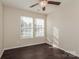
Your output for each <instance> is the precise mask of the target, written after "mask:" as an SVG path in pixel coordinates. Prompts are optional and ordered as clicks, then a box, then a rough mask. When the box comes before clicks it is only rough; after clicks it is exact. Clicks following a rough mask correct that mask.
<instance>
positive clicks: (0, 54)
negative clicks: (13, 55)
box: [0, 50, 4, 58]
mask: <svg viewBox="0 0 79 59" xmlns="http://www.w3.org/2000/svg"><path fill="white" fill-rule="evenodd" d="M3 52H4V50H2V51H1V53H0V58H1V57H2V55H3Z"/></svg>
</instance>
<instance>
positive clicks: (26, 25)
mask: <svg viewBox="0 0 79 59" xmlns="http://www.w3.org/2000/svg"><path fill="white" fill-rule="evenodd" d="M21 34H22V37H24V38H32V37H33V19H32V18H31V17H24V16H22V17H21Z"/></svg>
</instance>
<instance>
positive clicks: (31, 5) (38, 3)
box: [30, 3, 39, 8]
mask: <svg viewBox="0 0 79 59" xmlns="http://www.w3.org/2000/svg"><path fill="white" fill-rule="evenodd" d="M38 4H39V3H36V4H33V5H31V6H30V7H31V8H32V7H35V6H36V5H38Z"/></svg>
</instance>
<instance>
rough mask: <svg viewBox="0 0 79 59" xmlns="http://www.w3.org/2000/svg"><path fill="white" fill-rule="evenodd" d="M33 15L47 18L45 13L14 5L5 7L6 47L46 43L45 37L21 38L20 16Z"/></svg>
mask: <svg viewBox="0 0 79 59" xmlns="http://www.w3.org/2000/svg"><path fill="white" fill-rule="evenodd" d="M21 16H32V17H33V18H35V17H40V18H46V16H45V15H42V14H38V13H34V12H30V11H25V10H20V9H16V8H12V7H7V6H6V7H4V48H5V49H11V48H17V47H23V46H28V45H34V44H40V43H45V39H21V37H20V17H21Z"/></svg>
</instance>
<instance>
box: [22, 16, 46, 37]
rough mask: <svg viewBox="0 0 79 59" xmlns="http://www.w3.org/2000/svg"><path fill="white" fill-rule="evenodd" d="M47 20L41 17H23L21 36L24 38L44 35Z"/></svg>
mask: <svg viewBox="0 0 79 59" xmlns="http://www.w3.org/2000/svg"><path fill="white" fill-rule="evenodd" d="M44 23H45V20H44V19H41V18H36V19H33V18H32V17H25V16H22V17H21V36H22V37H23V38H33V37H34V36H35V37H44V36H45V33H44V32H45V25H44Z"/></svg>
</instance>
